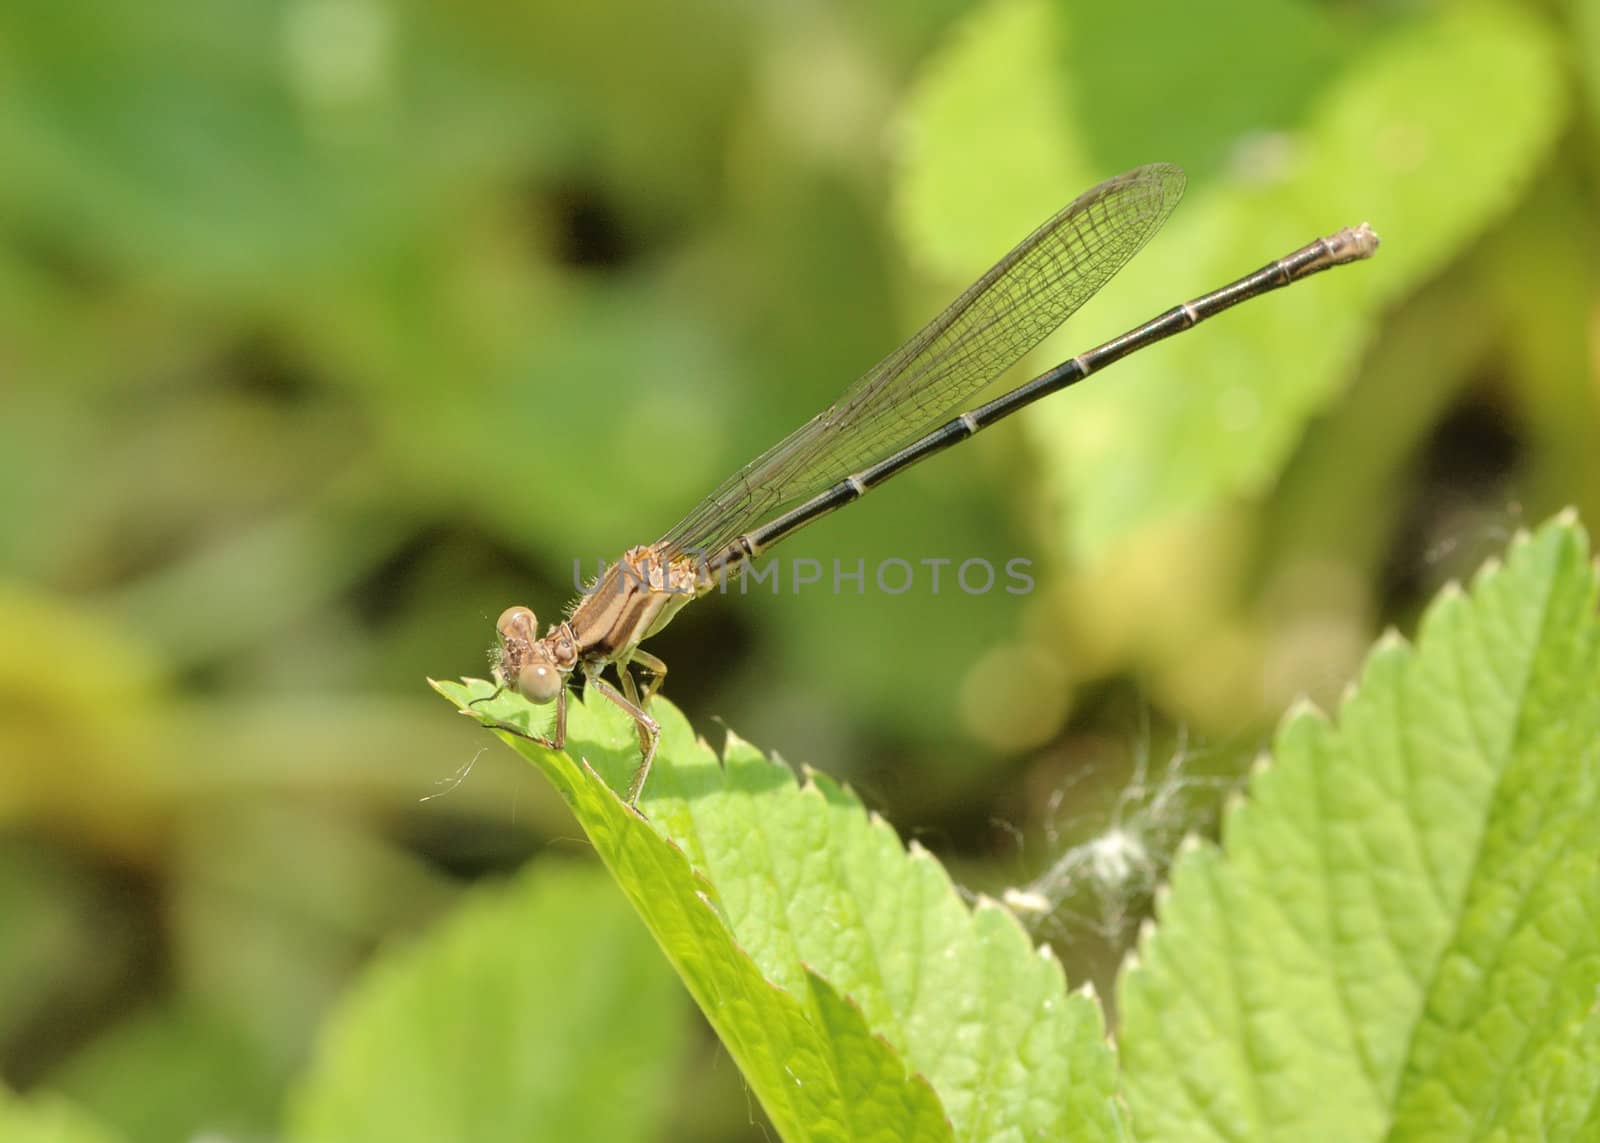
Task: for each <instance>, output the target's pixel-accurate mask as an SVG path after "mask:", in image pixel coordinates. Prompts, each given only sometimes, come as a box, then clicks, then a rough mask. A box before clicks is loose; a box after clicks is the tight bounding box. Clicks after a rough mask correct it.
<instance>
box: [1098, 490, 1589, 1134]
mask: <svg viewBox="0 0 1600 1143" xmlns="http://www.w3.org/2000/svg"><path fill="white" fill-rule="evenodd" d="M1597 595H1600V584H1597V577H1596V571H1595V568H1594V567H1593V566H1592V564H1591V562H1590V555H1589V547H1588V540H1587V537H1586V536H1585V534H1584V533H1583V531H1582V530H1581V529H1580V528H1579V527H1578V526H1577V525H1576V524H1575V523H1574V522H1573V521H1572V520H1571V519H1567V518H1563V519H1559V520H1557V521H1556V522H1554V523H1552V524H1549V525H1547V526H1545V527H1544V528H1542V529H1541V530H1540V531H1539V532H1538V534H1537V535H1535V536H1533V537H1531V538H1530V537H1526V536H1524V537H1522V538H1521V539H1519V540H1518V541H1517V542H1516V543H1515V544H1514V545H1513V547H1512V550H1511V552H1510V555H1509V557H1508V560H1507V562H1506V564H1505V566H1503V567H1502V566H1498V565H1491V566H1490V567H1488V568H1486V569H1485V570H1484V571H1483V573H1482V574H1480V576H1479V577H1478V578H1477V580H1476V581H1475V582H1474V584H1473V585H1472V588H1471V590H1470V592H1469V593H1463V592H1461V591H1460V590H1458V589H1452V590H1447V591H1446V592H1445V593H1443V594H1442V595H1441V596H1440V598H1439V599H1438V600H1436V601H1435V603H1434V605H1433V606H1432V608H1431V609H1430V610H1429V612H1428V614H1427V616H1426V617H1425V619H1424V621H1423V624H1422V631H1421V635H1420V637H1419V639H1418V641H1417V645H1416V646H1415V647H1414V648H1413V647H1411V646H1410V645H1408V644H1406V643H1404V642H1402V641H1401V640H1400V639H1398V638H1397V637H1389V638H1386V639H1385V640H1384V641H1383V642H1381V643H1380V644H1379V646H1378V648H1377V649H1376V650H1375V651H1374V653H1373V656H1372V658H1371V660H1370V662H1369V663H1368V665H1367V667H1366V670H1365V671H1364V673H1363V675H1362V677H1361V680H1360V682H1359V684H1358V686H1357V687H1356V688H1355V689H1354V690H1353V692H1352V693H1351V695H1350V697H1349V698H1348V699H1347V700H1346V701H1345V703H1344V704H1343V706H1342V707H1341V709H1340V712H1339V717H1338V720H1337V724H1330V723H1329V722H1328V721H1327V720H1325V719H1324V718H1322V717H1321V716H1320V715H1318V714H1317V713H1315V712H1313V711H1310V710H1303V711H1301V712H1299V713H1297V714H1295V715H1293V716H1292V717H1290V718H1289V719H1288V720H1287V721H1286V723H1285V725H1284V727H1283V729H1282V730H1281V732H1280V734H1279V737H1278V742H1277V746H1276V750H1275V752H1274V753H1275V762H1274V764H1273V766H1272V767H1271V768H1270V769H1268V770H1265V771H1264V772H1263V773H1261V774H1260V775H1259V776H1258V777H1257V778H1256V780H1255V781H1254V782H1253V784H1252V787H1251V791H1250V798H1249V801H1247V802H1245V803H1242V804H1240V805H1238V806H1237V807H1235V809H1234V812H1232V813H1231V814H1230V816H1229V818H1228V821H1227V823H1226V827H1225V830H1224V841H1223V850H1222V852H1220V853H1219V852H1218V851H1217V850H1215V849H1213V848H1211V847H1206V846H1194V847H1191V848H1190V849H1189V851H1188V852H1186V853H1185V854H1184V856H1183V857H1182V858H1181V859H1180V860H1179V862H1178V863H1177V865H1176V867H1175V869H1174V875H1173V883H1172V888H1171V891H1170V894H1169V895H1168V896H1167V897H1166V898H1165V899H1164V900H1163V901H1162V902H1161V903H1160V907H1159V918H1160V923H1159V928H1158V929H1157V931H1156V932H1155V934H1154V935H1153V936H1152V937H1150V938H1148V939H1147V940H1145V941H1144V942H1143V944H1142V946H1141V949H1140V953H1139V960H1138V963H1136V964H1133V965H1130V967H1129V969H1128V970H1127V971H1126V972H1125V974H1124V976H1123V978H1122V981H1121V983H1120V994H1121V1006H1120V1010H1121V1011H1122V1013H1123V1031H1122V1037H1121V1052H1122V1059H1123V1067H1124V1074H1125V1076H1126V1082H1127V1091H1128V1094H1129V1099H1130V1103H1131V1104H1132V1107H1133V1113H1134V1124H1135V1127H1136V1129H1137V1130H1138V1132H1139V1135H1140V1138H1142V1139H1148V1140H1159V1139H1183V1140H1199V1139H1219V1140H1220V1139H1241V1138H1248V1139H1260V1140H1266V1139H1283V1140H1304V1139H1349V1140H1356V1139H1379V1138H1390V1137H1392V1138H1403V1139H1463V1138H1482V1139H1504V1140H1512V1139H1547V1140H1568V1139H1570V1140H1582V1139H1593V1138H1596V1131H1597V1127H1600V1008H1597V1004H1596V1001H1597V997H1600V868H1597V862H1600V619H1597V617H1596V612H1595V605H1596V598H1597Z"/></svg>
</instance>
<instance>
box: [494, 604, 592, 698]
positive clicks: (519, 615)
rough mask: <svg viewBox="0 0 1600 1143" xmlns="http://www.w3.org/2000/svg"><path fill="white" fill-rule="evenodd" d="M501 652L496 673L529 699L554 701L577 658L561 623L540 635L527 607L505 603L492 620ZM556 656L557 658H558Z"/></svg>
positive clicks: (536, 621)
mask: <svg viewBox="0 0 1600 1143" xmlns="http://www.w3.org/2000/svg"><path fill="white" fill-rule="evenodd" d="M494 626H495V631H496V632H498V633H499V636H500V654H499V659H498V661H497V662H496V664H495V674H496V675H497V676H498V677H499V679H500V682H502V683H503V684H505V685H506V686H508V687H510V688H511V689H512V690H514V691H516V692H517V693H518V694H520V695H521V696H522V697H523V698H525V699H527V700H528V701H529V702H536V703H547V702H554V701H555V698H556V696H557V695H559V694H560V693H561V688H562V687H564V686H565V685H566V677H567V675H568V674H570V673H571V671H572V668H573V665H574V664H575V663H576V661H577V652H576V649H575V648H573V647H572V640H571V639H570V637H569V636H568V635H567V634H566V627H565V626H564V625H562V626H558V627H557V628H556V629H555V630H553V631H551V633H550V635H549V637H548V638H546V639H543V640H541V639H540V638H539V620H538V619H537V618H536V617H535V616H534V614H533V612H532V611H530V610H529V609H528V608H526V607H508V608H506V609H505V610H504V611H502V612H501V613H500V619H499V620H498V622H496V623H495V625H494ZM558 659H559V661H558Z"/></svg>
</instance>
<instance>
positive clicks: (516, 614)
mask: <svg viewBox="0 0 1600 1143" xmlns="http://www.w3.org/2000/svg"><path fill="white" fill-rule="evenodd" d="M494 628H495V630H496V631H498V632H500V638H502V639H526V640H527V641H528V642H529V643H532V642H533V641H534V640H535V639H537V638H538V637H539V620H538V619H537V618H535V617H534V614H533V612H531V611H529V610H528V609H527V608H526V607H508V608H506V609H505V610H504V611H502V612H501V613H500V618H499V619H498V620H496V621H495V625H494Z"/></svg>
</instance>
